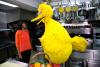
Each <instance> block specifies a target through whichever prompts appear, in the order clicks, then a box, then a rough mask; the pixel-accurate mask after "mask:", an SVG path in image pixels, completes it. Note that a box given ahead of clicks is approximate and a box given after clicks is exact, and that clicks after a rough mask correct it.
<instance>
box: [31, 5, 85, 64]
mask: <svg viewBox="0 0 100 67" xmlns="http://www.w3.org/2000/svg"><path fill="white" fill-rule="evenodd" d="M38 13H39V14H38V17H36V18H35V19H32V20H31V21H32V22H34V21H36V20H39V19H41V21H42V22H43V23H44V24H45V32H44V34H43V36H42V37H41V38H40V42H41V45H42V47H43V50H44V52H45V53H46V54H48V55H49V57H50V61H51V62H52V63H56V64H61V63H64V62H66V61H67V60H68V58H69V56H70V55H71V53H72V43H75V42H74V39H73V38H71V37H70V35H69V33H68V32H67V31H66V29H65V28H64V27H63V26H62V25H61V24H60V23H59V22H57V21H55V20H53V19H52V15H53V10H52V8H51V6H50V5H47V4H40V5H39V7H38ZM41 21H40V22H41ZM40 22H38V23H40ZM72 39H73V40H72ZM78 45H79V43H78ZM76 47H77V46H76ZM76 47H75V48H76ZM76 49H77V48H76ZM81 49H82V48H81ZM84 49H85V48H84ZM47 59H48V58H47Z"/></svg>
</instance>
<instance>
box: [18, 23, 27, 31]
mask: <svg viewBox="0 0 100 67" xmlns="http://www.w3.org/2000/svg"><path fill="white" fill-rule="evenodd" d="M23 23H25V24H26V22H21V23H19V25H18V29H17V30H22V24H23Z"/></svg>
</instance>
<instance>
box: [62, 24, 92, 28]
mask: <svg viewBox="0 0 100 67" xmlns="http://www.w3.org/2000/svg"><path fill="white" fill-rule="evenodd" d="M62 26H74V27H76V26H79V27H84V26H90V24H84V23H78V24H62Z"/></svg>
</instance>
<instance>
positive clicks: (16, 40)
mask: <svg viewBox="0 0 100 67" xmlns="http://www.w3.org/2000/svg"><path fill="white" fill-rule="evenodd" d="M19 33H20V32H19V31H17V32H16V34H15V43H16V48H17V51H18V55H19V58H22V56H21V53H20V51H19V45H20V43H19V36H20V35H19Z"/></svg>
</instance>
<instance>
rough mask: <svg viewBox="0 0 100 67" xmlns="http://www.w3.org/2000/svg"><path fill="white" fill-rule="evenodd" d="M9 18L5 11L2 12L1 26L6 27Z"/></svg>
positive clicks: (0, 16) (0, 17)
mask: <svg viewBox="0 0 100 67" xmlns="http://www.w3.org/2000/svg"><path fill="white" fill-rule="evenodd" d="M6 23H7V18H6V13H5V12H0V28H6Z"/></svg>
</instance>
